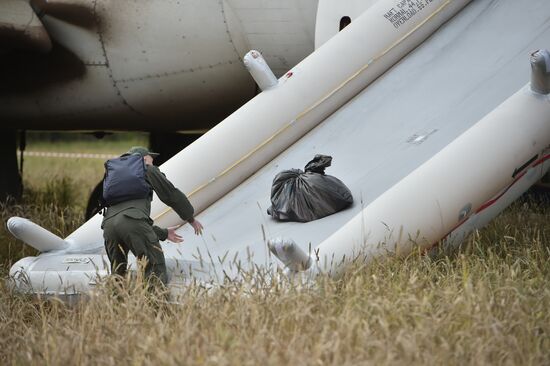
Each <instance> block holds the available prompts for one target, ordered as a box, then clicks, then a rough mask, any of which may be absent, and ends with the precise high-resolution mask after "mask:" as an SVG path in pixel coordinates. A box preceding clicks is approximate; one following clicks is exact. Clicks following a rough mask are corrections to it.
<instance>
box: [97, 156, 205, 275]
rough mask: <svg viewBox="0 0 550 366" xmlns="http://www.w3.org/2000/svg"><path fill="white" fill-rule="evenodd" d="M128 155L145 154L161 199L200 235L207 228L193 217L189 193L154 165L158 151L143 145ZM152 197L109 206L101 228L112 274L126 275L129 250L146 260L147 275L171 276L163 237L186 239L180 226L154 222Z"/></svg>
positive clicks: (149, 174) (148, 173) (149, 175)
mask: <svg viewBox="0 0 550 366" xmlns="http://www.w3.org/2000/svg"><path fill="white" fill-rule="evenodd" d="M126 154H129V155H133V154H139V155H141V156H142V157H143V160H144V162H145V166H146V169H147V171H146V176H145V179H146V181H147V182H148V183H149V184H150V185H151V187H152V188H153V190H154V191H155V193H156V194H157V196H158V197H159V198H160V200H161V201H162V202H164V203H165V204H166V205H168V206H170V207H172V208H173V209H174V211H175V212H176V213H177V214H178V215H179V216H180V217H181V219H182V220H184V221H187V222H188V223H189V224H190V225H191V226H192V227H193V229H194V230H195V234H196V235H200V234H201V233H202V229H203V227H202V225H201V223H200V222H199V221H198V220H196V219H194V218H193V213H194V209H193V206H192V205H191V203H190V202H189V200H188V199H187V197H186V196H185V194H183V193H182V192H181V191H180V190H179V189H177V188H176V187H174V185H173V184H172V183H171V182H170V181H169V180H168V179H167V178H166V176H165V175H164V174H163V173H162V172H161V171H160V170H159V168H158V167H156V166H154V165H153V158H154V157H155V156H158V154H156V153H153V152H150V151H149V150H148V149H146V148H145V147H141V146H136V147H132V148H131V149H130V150H129V151H128V152H127V153H126ZM152 198H153V197H152V194H151V196H150V197H148V198H142V199H134V200H130V201H125V202H121V203H118V204H115V205H113V206H110V207H108V208H107V209H106V211H105V214H104V218H103V222H102V224H101V227H102V228H103V237H104V239H105V249H106V251H107V256H108V257H109V260H110V261H111V273H112V274H117V275H120V276H124V275H125V274H126V270H127V265H128V251H131V252H132V253H133V254H134V255H135V256H136V258H138V259H146V261H147V262H146V266H145V276H146V278H148V279H149V278H151V276H154V277H156V278H157V279H158V280H160V281H161V282H162V283H163V284H166V283H167V282H168V275H167V273H166V264H165V260H164V253H163V252H162V248H161V246H160V243H159V240H161V241H164V240H166V239H168V240H170V241H172V242H175V243H180V242H182V241H183V239H182V237H181V236H179V235H178V234H177V233H176V229H177V228H178V227H171V228H167V229H163V228H160V227H158V226H155V225H153V220H152V219H151V217H150V214H151V200H152Z"/></svg>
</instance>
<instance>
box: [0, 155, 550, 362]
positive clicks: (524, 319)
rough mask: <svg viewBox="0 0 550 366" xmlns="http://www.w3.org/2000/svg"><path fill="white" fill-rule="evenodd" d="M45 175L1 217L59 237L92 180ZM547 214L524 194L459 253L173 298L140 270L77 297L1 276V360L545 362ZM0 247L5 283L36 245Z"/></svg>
mask: <svg viewBox="0 0 550 366" xmlns="http://www.w3.org/2000/svg"><path fill="white" fill-rule="evenodd" d="M50 170H51V171H52V172H55V173H56V174H58V176H59V177H62V178H63V177H65V178H66V180H65V181H64V182H63V180H56V182H58V183H51V184H52V186H51V187H49V188H48V185H47V184H41V183H40V180H34V179H33V180H32V183H33V185H31V187H30V188H29V190H27V192H26V198H27V199H26V203H24V204H21V205H18V206H2V207H0V214H1V217H2V220H3V221H4V222H5V220H6V219H7V218H8V217H9V216H12V215H20V216H25V217H29V218H32V219H33V220H34V221H35V222H37V223H39V224H40V225H42V226H44V227H46V228H48V229H50V230H52V231H53V232H55V233H56V234H59V235H60V236H65V235H67V234H68V233H70V232H72V231H73V230H74V229H75V228H76V227H78V226H79V225H80V223H81V221H82V220H83V218H82V209H81V208H80V207H78V205H74V204H70V203H67V204H62V202H71V199H67V200H66V201H64V199H63V198H62V197H70V196H71V195H76V197H79V195H80V194H82V193H80V192H81V191H80V190H79V187H80V186H82V185H83V184H84V182H83V179H85V178H81V177H80V175H78V174H76V175H75V174H74V172H73V173H70V174H68V175H63V174H62V173H63V169H57V168H56V167H55V165H50ZM75 177H76V178H75ZM42 181H47V180H46V179H42ZM60 197H61V198H60ZM77 199H78V198H77ZM549 218H550V206H549V205H548V203H546V204H540V203H534V202H532V201H529V200H524V201H522V202H519V203H516V204H514V205H513V207H511V208H510V209H508V210H507V211H506V212H505V213H504V214H502V215H500V216H499V217H498V218H497V219H496V220H495V221H494V222H493V223H492V224H491V225H490V226H489V227H488V228H486V229H483V230H481V231H479V232H476V233H475V234H474V235H472V236H471V237H470V238H469V239H468V241H467V242H466V243H465V244H464V246H463V247H462V249H461V250H460V251H458V252H454V253H440V255H438V256H436V257H434V258H429V257H426V256H422V255H420V254H418V253H414V254H412V255H410V256H409V257H407V258H388V259H386V260H380V261H378V262H375V263H373V264H372V265H370V266H368V267H362V266H361V265H359V264H356V265H355V266H354V267H353V268H350V269H349V270H348V272H347V273H346V275H345V276H344V278H342V279H341V280H339V281H335V280H331V279H329V278H324V277H320V278H318V279H317V281H316V282H315V283H314V284H313V285H311V286H309V287H303V286H302V287H297V286H294V285H293V284H292V283H289V282H288V281H287V282H285V281H283V282H282V283H281V282H269V281H254V277H255V276H254V275H251V279H250V281H249V282H246V283H237V282H228V283H226V284H224V286H223V287H221V288H218V289H212V288H205V287H203V286H201V285H199V284H192V285H190V286H189V287H187V288H186V289H185V293H183V294H182V295H181V296H180V297H179V298H178V299H177V301H176V302H175V303H170V302H167V301H166V300H165V299H166V297H165V296H164V295H165V294H163V293H150V292H148V291H146V290H145V288H144V286H143V284H142V282H141V281H140V279H139V278H138V279H137V280H135V281H128V282H126V283H124V284H123V285H122V286H121V287H120V285H117V284H116V283H113V282H112V281H111V280H110V279H109V280H107V281H106V283H104V284H102V285H100V286H99V287H98V289H97V290H96V291H95V292H94V293H93V294H92V295H91V296H89V297H86V298H82V299H81V300H80V301H77V302H76V303H68V302H63V301H60V300H57V299H40V298H35V297H29V296H26V295H22V294H18V293H15V292H14V291H13V290H12V289H11V288H10V287H9V285H8V284H7V283H4V282H0V364H2V365H21V364H33V365H34V364H37V365H61V364H69V365H76V364H78V365H88V364H94V365H95V364H102V365H126V364H133V365H138V364H139V365H141V364H144V365H153V364H155V365H157V364H161V365H258V364H269V365H279V364H303V365H358V364H359V365H364V364H375V365H378V364H382V365H386V364H412V365H415V364H418V365H419V364H422V365H424V364H438V365H439V364H450V365H455V364H456V365H470V364H473V365H481V364H483V365H485V364H498V365H501V364H503V365H507V364H509V365H548V364H550V315H549V311H548V309H550V286H548V283H550V225H548V220H549ZM0 241H1V247H0V248H1V249H0V263H2V264H1V265H0V274H1V275H2V278H4V279H5V278H6V277H7V271H8V268H9V266H10V264H11V263H13V261H15V260H17V259H18V258H21V257H23V256H28V255H33V254H34V252H33V251H32V250H30V249H29V248H28V247H26V246H23V245H22V244H21V243H20V242H17V241H16V240H15V239H13V238H12V237H11V235H9V234H8V233H7V232H6V230H5V226H3V227H2V229H1V230H0ZM117 286H118V287H117Z"/></svg>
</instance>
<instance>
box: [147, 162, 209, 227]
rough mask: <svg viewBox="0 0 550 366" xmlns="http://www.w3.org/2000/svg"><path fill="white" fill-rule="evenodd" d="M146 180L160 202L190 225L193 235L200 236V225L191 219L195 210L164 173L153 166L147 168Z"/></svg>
mask: <svg viewBox="0 0 550 366" xmlns="http://www.w3.org/2000/svg"><path fill="white" fill-rule="evenodd" d="M147 179H149V182H150V183H151V186H152V187H153V190H154V191H155V193H156V194H157V196H158V197H159V198H160V200H161V201H162V202H164V203H165V204H166V205H168V206H170V207H172V208H173V209H174V211H176V213H177V214H178V215H179V217H181V219H182V220H184V221H187V222H188V223H189V224H191V226H193V229H194V230H195V234H197V235H199V234H201V233H202V225H201V223H200V222H198V221H197V220H195V218H194V217H193V214H194V213H195V210H194V208H193V206H192V205H191V202H189V199H187V196H186V195H185V194H184V193H183V192H182V191H180V190H179V189H177V188H176V187H174V185H173V184H172V182H170V181H169V180H168V179H167V178H166V176H165V175H164V173H162V172H161V171H160V170H159V168H158V167H156V166H154V165H148V166H147ZM195 221H197V222H195Z"/></svg>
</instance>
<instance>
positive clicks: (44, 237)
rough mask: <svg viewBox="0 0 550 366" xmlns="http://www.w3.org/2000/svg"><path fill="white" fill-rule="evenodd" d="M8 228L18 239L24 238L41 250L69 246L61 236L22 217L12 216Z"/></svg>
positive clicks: (46, 250)
mask: <svg viewBox="0 0 550 366" xmlns="http://www.w3.org/2000/svg"><path fill="white" fill-rule="evenodd" d="M8 230H9V231H10V233H12V234H13V236H15V237H16V238H17V239H20V240H23V241H24V242H25V243H27V244H28V245H30V246H31V247H33V248H35V249H37V250H39V251H41V252H49V251H52V250H63V249H67V248H68V246H69V244H68V243H67V242H66V241H65V240H63V239H61V238H60V237H59V236H57V235H55V234H53V233H51V232H50V231H48V230H46V229H44V228H43V227H42V226H40V225H37V224H35V223H34V222H32V221H30V220H27V219H24V218H22V217H12V218H10V219H9V220H8Z"/></svg>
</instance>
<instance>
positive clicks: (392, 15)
mask: <svg viewBox="0 0 550 366" xmlns="http://www.w3.org/2000/svg"><path fill="white" fill-rule="evenodd" d="M433 1H434V0H398V1H397V3H396V4H395V6H394V7H392V8H391V9H390V10H388V11H387V12H386V13H384V18H386V19H387V20H388V21H389V22H390V23H391V24H393V26H394V27H395V28H396V29H397V28H399V27H400V26H402V25H403V24H405V23H406V22H407V21H409V20H410V19H411V18H413V17H414V16H415V15H416V14H418V13H419V12H421V11H422V10H423V9H424V8H425V7H427V6H428V5H430V4H431V3H432V2H433Z"/></svg>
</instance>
